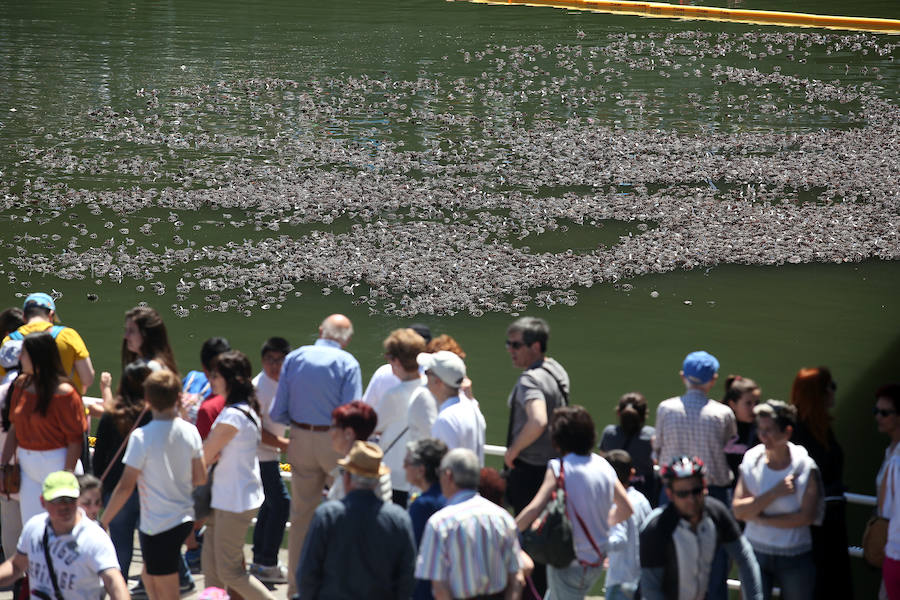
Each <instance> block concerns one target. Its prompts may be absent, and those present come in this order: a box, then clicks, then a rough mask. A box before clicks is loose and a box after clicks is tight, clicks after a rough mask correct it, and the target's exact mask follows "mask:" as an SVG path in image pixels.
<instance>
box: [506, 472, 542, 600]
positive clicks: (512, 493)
mask: <svg viewBox="0 0 900 600" xmlns="http://www.w3.org/2000/svg"><path fill="white" fill-rule="evenodd" d="M546 473H547V466H546V465H532V464H528V463H526V462H522V461H521V460H519V459H516V460H515V461H514V462H513V468H512V469H511V470H509V471H507V472H506V501H507V502H508V503H509V505H510V506H512V509H513V513H514V514H516V515H518V514H519V513H520V512H522V510H523V509H524V508H525V507H526V506H528V504H529V503H530V502H531V501H532V500H533V499H534V497H535V496H536V495H537V493H538V490H539V489H541V484H542V483H544V477H545V476H546ZM531 581H532V582H533V583H534V587H535V588H536V589H537V592H538V594H540V597H538V598H536V599H535V597H534V593H533V592H532V591H531V588H530V587H529V586H527V585H526V586H525V589H524V590H523V591H522V598H523V600H541V598H543V596H544V593H546V591H547V565H544V564H542V563H539V562H535V563H534V571H532V573H531Z"/></svg>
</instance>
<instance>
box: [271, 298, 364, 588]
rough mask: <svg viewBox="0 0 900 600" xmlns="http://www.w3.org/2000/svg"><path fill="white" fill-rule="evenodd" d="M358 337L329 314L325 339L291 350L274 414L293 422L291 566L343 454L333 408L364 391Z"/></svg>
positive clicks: (290, 450)
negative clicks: (336, 443) (333, 433)
mask: <svg viewBox="0 0 900 600" xmlns="http://www.w3.org/2000/svg"><path fill="white" fill-rule="evenodd" d="M351 337H353V324H352V323H351V322H350V319H348V318H347V317H345V316H344V315H339V314H334V315H331V316H329V317H327V318H326V319H325V320H324V321H322V324H321V325H320V326H319V339H317V340H316V342H315V344H313V345H311V346H302V347H300V348H297V349H296V350H294V351H293V352H291V353H290V354H288V355H287V357H286V358H285V359H284V365H283V366H282V367H281V375H280V377H279V379H278V389H277V390H276V392H275V399H274V401H273V402H272V408H271V409H270V410H269V416H270V417H271V418H272V420H273V421H274V422H276V423H282V424H284V425H290V426H291V439H290V443H289V444H288V449H287V457H288V462H290V463H291V473H292V474H293V477H292V478H291V530H290V535H289V538H288V561H289V563H288V564H289V565H291V566H292V567H293V566H295V565H296V564H297V563H298V561H299V560H300V551H301V550H302V549H303V540H304V539H305V538H306V531H307V529H308V528H309V522H310V521H311V520H312V516H313V512H314V511H315V510H316V506H318V505H319V503H320V502H321V501H322V488H323V487H324V486H325V480H326V478H327V476H328V474H329V473H330V472H331V471H332V470H333V469H334V468H335V466H337V460H338V459H339V458H341V456H340V455H339V454H338V453H337V452H335V451H334V450H333V449H332V447H331V438H330V437H329V435H328V430H329V428H330V426H331V411H333V410H334V409H335V408H337V407H338V406H341V405H343V404H347V403H349V402H352V401H353V400H357V399H359V398H360V397H361V396H362V375H361V373H360V369H359V362H357V360H356V359H355V358H353V356H352V355H351V354H350V353H349V352H347V351H346V350H344V348H345V347H346V346H347V344H349V343H350V338H351ZM296 590H297V585H296V581H295V579H294V572H293V568H291V569H289V572H288V596H292V595H293V594H294V593H295V592H296Z"/></svg>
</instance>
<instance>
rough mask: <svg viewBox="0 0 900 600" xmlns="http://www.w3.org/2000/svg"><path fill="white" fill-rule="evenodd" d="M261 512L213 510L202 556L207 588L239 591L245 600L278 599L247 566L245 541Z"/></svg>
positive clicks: (208, 520)
mask: <svg viewBox="0 0 900 600" xmlns="http://www.w3.org/2000/svg"><path fill="white" fill-rule="evenodd" d="M258 510H259V509H257V508H253V509H251V510H248V511H246V512H241V513H234V512H229V511H227V510H219V509H213V512H212V515H211V516H210V517H209V518H208V519H207V521H206V533H205V534H204V535H203V553H202V554H201V555H200V561H201V565H202V566H203V577H204V578H205V583H206V586H207V587H219V588H226V589H229V590H234V591H236V592H238V593H239V594H240V595H241V596H243V597H244V599H245V600H275V596H273V595H272V593H271V592H269V590H268V588H266V586H265V585H263V584H262V582H260V581H259V579H257V578H256V577H253V576H251V575H248V574H247V571H246V568H245V567H244V539H245V538H246V537H247V530H248V529H249V527H250V523H251V522H252V521H253V517H255V516H256V512H257V511H258Z"/></svg>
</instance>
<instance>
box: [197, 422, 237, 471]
mask: <svg viewBox="0 0 900 600" xmlns="http://www.w3.org/2000/svg"><path fill="white" fill-rule="evenodd" d="M237 433H238V428H237V427H235V426H234V425H228V424H227V423H219V424H218V425H216V426H215V427H213V429H212V431H210V432H209V436H208V437H207V438H206V440H205V441H204V442H203V460H205V461H206V464H208V465H211V464H213V463H214V462H216V461H218V460H219V454H221V452H222V448H224V447H225V444H227V443H228V442H230V441H231V440H232V439H233V438H234V436H236V435H237Z"/></svg>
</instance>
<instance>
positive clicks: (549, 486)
mask: <svg viewBox="0 0 900 600" xmlns="http://www.w3.org/2000/svg"><path fill="white" fill-rule="evenodd" d="M560 460H562V459H560ZM555 489H556V475H554V474H553V469H551V468H550V467H547V471H546V472H545V473H544V482H543V483H541V487H540V489H539V490H538V492H537V494H535V496H534V498H532V500H531V502H529V503H528V506H526V507H525V508H524V509H522V512H520V513H519V515H518V516H517V517H516V527H517V528H518V530H519V531H525V530H526V529H528V527H529V526H531V524H532V523H533V522H534V520H535V519H536V518H537V516H538V515H539V514H541V511H542V510H544V507H545V506H547V503H548V502H550V496H551V494H553V491H554V490H555Z"/></svg>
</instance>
